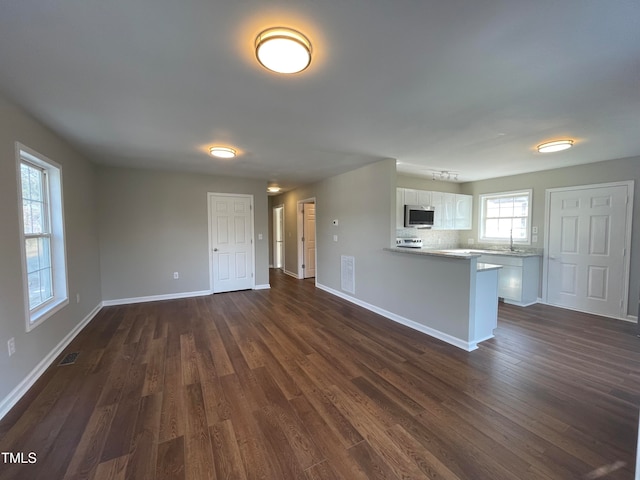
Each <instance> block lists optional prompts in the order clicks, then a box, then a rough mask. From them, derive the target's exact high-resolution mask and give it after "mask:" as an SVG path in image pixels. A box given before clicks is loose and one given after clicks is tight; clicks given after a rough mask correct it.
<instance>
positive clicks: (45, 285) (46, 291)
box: [40, 268, 53, 302]
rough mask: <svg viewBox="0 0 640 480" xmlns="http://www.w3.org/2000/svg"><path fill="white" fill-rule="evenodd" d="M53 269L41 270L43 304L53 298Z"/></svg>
mask: <svg viewBox="0 0 640 480" xmlns="http://www.w3.org/2000/svg"><path fill="white" fill-rule="evenodd" d="M51 284H52V281H51V269H50V268H45V269H43V270H40V298H41V299H42V301H43V302H45V301H47V300H49V299H50V298H51V297H52V296H53V293H52V292H53V288H52V287H51Z"/></svg>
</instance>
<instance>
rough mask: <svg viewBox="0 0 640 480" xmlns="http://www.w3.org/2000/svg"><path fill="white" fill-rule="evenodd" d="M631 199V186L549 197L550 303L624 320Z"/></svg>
mask: <svg viewBox="0 0 640 480" xmlns="http://www.w3.org/2000/svg"><path fill="white" fill-rule="evenodd" d="M627 197H628V187H627V186H626V185H614V186H589V187H584V188H572V189H564V190H554V191H551V192H550V193H549V196H548V202H549V205H548V208H549V211H548V220H549V225H548V226H547V229H548V243H547V258H546V262H547V265H546V267H547V268H546V277H547V278H546V280H547V303H549V304H551V305H557V306H560V307H566V308H571V309H574V310H581V311H585V312H590V313H595V314H599V315H605V316H611V317H620V316H623V314H624V312H623V307H624V305H625V298H626V291H627V279H626V277H625V275H626V272H627V265H628V258H627V255H628V249H627V239H628V237H629V235H628V232H629V231H630V228H631V226H630V221H628V219H630V218H631V217H630V215H629V213H630V212H628V211H627V209H628V208H629V209H630V208H631V203H630V202H628V200H627Z"/></svg>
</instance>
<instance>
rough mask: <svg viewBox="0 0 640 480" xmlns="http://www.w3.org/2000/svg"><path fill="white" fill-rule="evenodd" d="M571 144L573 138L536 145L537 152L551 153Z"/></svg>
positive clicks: (564, 148)
mask: <svg viewBox="0 0 640 480" xmlns="http://www.w3.org/2000/svg"><path fill="white" fill-rule="evenodd" d="M572 146H573V140H557V141H555V142H547V143H541V144H540V145H538V152H540V153H553V152H561V151H562V150H566V149H567V148H571V147H572Z"/></svg>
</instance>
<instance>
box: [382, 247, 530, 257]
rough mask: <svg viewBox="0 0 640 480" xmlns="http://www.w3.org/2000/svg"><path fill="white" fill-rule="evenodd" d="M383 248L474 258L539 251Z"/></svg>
mask: <svg viewBox="0 0 640 480" xmlns="http://www.w3.org/2000/svg"><path fill="white" fill-rule="evenodd" d="M385 250H388V251H391V252H400V253H410V254H414V255H433V256H438V257H449V258H466V259H468V258H474V257H479V256H481V255H502V256H507V257H539V256H541V254H540V253H537V252H527V251H522V250H515V251H513V252H512V251H511V250H490V249H486V250H483V249H475V248H447V249H437V248H429V247H423V248H409V247H391V248H385Z"/></svg>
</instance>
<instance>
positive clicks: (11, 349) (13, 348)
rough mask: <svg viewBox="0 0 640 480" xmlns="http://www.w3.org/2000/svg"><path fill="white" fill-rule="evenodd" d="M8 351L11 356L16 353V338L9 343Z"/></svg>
mask: <svg viewBox="0 0 640 480" xmlns="http://www.w3.org/2000/svg"><path fill="white" fill-rule="evenodd" d="M7 350H9V356H11V355H13V354H14V353H16V339H15V338H14V337H11V338H10V339H9V341H8V342H7Z"/></svg>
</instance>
